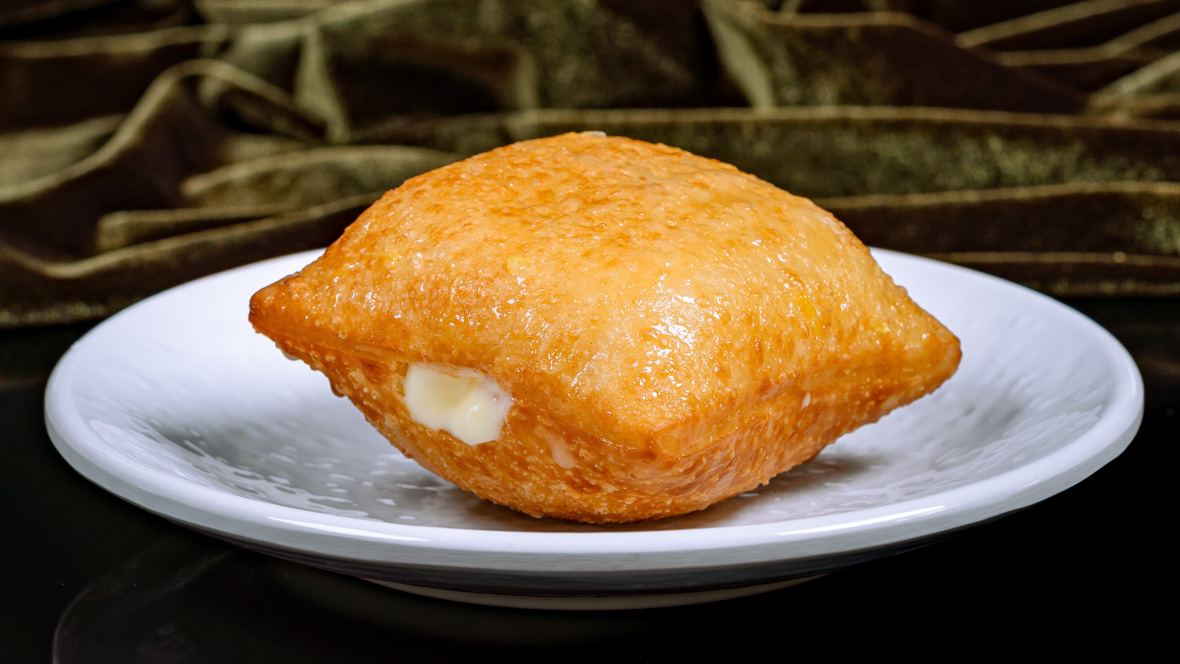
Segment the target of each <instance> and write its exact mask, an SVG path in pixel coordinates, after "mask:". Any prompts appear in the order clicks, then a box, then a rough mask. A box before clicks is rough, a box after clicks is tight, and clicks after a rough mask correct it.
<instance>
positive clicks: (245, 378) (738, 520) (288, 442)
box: [46, 251, 1143, 608]
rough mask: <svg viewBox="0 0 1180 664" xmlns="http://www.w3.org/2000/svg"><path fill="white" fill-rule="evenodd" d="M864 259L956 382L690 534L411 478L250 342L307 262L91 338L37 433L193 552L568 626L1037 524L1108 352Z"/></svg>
mask: <svg viewBox="0 0 1180 664" xmlns="http://www.w3.org/2000/svg"><path fill="white" fill-rule="evenodd" d="M875 255H876V256H877V258H878V260H879V261H880V262H881V264H882V266H883V267H884V268H885V270H886V271H887V272H889V273H890V274H891V275H893V277H894V279H895V280H896V281H897V282H898V283H900V284H902V285H904V286H906V287H907V288H908V289H909V291H910V293H911V295H912V296H913V297H914V299H915V300H916V301H917V302H918V303H919V304H921V305H922V306H924V307H925V308H926V309H928V310H929V311H930V312H931V313H933V314H934V315H935V316H937V317H938V318H939V319H940V320H942V321H943V322H944V323H945V324H946V325H947V326H948V327H949V328H950V329H951V330H952V331H954V332H955V333H956V334H957V335H959V337H960V339H961V340H962V343H963V363H962V366H961V368H960V370H959V372H958V374H957V375H956V376H955V377H954V378H953V379H951V380H950V381H949V382H948V383H947V384H946V385H945V386H943V388H942V389H940V390H939V391H938V392H936V393H935V394H934V395H932V396H930V397H927V398H925V399H922V400H921V401H919V402H917V403H915V404H913V405H911V406H908V407H906V408H903V409H901V410H899V411H897V412H895V413H893V414H891V415H889V416H888V417H886V418H884V419H883V420H882V421H880V422H878V423H877V424H874V425H872V426H869V427H865V428H862V429H860V430H859V431H856V432H854V433H853V434H850V435H848V436H846V437H844V438H843V439H841V440H840V441H838V442H837V443H836V444H834V445H832V446H831V447H829V448H827V450H825V451H824V452H823V453H822V454H821V455H820V456H819V457H818V458H817V459H815V460H814V461H812V462H811V463H809V464H805V465H804V466H802V467H800V468H797V469H794V470H792V471H790V472H788V473H785V474H784V475H781V476H779V477H778V478H776V479H775V480H773V481H772V482H771V483H770V484H769V485H768V486H765V487H762V488H760V489H759V490H757V491H754V492H751V493H749V494H745V495H742V496H739V497H736V498H733V499H731V500H729V501H726V502H724V503H721V504H719V505H716V506H714V507H712V508H710V509H708V510H705V511H703V512H699V513H696V514H691V515H687V516H683V517H676V518H673V519H667V520H663V521H657V522H652V523H645V524H632V525H625V526H588V525H578V524H569V523H564V522H559V521H553V520H541V519H533V518H530V517H527V516H523V515H520V514H517V513H515V512H512V511H510V510H507V509H504V508H501V507H497V506H495V505H492V504H489V503H486V502H484V501H481V500H479V499H477V498H475V497H473V496H471V495H469V494H467V493H465V492H463V491H461V490H459V489H457V488H455V487H454V486H453V485H451V484H449V483H447V482H445V481H443V480H440V479H438V478H436V477H434V476H433V475H431V474H429V473H427V472H426V471H424V470H422V469H420V468H419V467H418V466H417V465H416V464H414V463H413V462H410V461H408V460H406V459H405V458H404V457H403V456H402V455H401V454H400V453H398V452H397V451H396V450H395V449H394V448H392V447H391V446H390V445H389V444H388V443H386V442H385V441H384V439H382V438H381V437H380V436H379V435H378V434H377V433H376V432H375V431H374V430H372V429H371V428H370V427H369V426H368V424H367V423H366V422H365V421H364V419H363V418H362V417H361V415H360V414H359V412H357V411H356V410H354V409H353V407H352V406H351V405H350V404H349V403H348V402H347V401H345V400H343V399H338V398H336V397H334V396H333V395H332V392H331V391H330V389H329V388H328V385H327V381H326V379H324V378H323V377H322V376H320V375H319V374H315V373H313V372H312V371H311V370H310V369H308V368H306V367H305V366H304V365H302V364H301V363H296V362H289V361H287V360H286V359H284V358H283V357H282V355H281V354H280V353H279V352H278V351H277V350H276V349H275V347H274V345H273V344H272V343H271V342H270V341H269V340H267V339H265V338H263V337H261V336H259V335H257V334H255V333H254V332H253V330H252V328H251V327H250V325H249V323H248V322H247V320H246V313H247V302H248V300H249V297H250V295H251V294H252V293H253V292H254V291H255V290H257V289H258V288H260V287H262V286H264V285H266V284H268V283H270V282H272V281H274V280H276V279H278V278H279V277H281V276H283V275H286V274H289V273H291V272H294V271H296V270H298V269H299V268H301V267H303V266H304V265H305V264H307V263H309V262H310V261H311V260H313V259H314V257H315V254H314V253H304V254H298V255H295V256H289V257H285V258H281V259H276V260H271V261H266V262H263V263H259V264H256V265H250V266H247V267H243V268H239V269H236V270H232V271H230V272H226V273H223V274H219V275H215V276H212V277H208V278H205V279H201V280H199V281H196V282H193V283H190V284H187V285H184V286H181V287H179V288H175V289H173V290H170V291H168V292H165V293H162V294H160V295H157V296H155V297H153V298H150V299H148V300H145V301H144V302H142V303H140V304H138V305H136V306H133V307H131V308H130V309H127V310H126V311H124V312H122V313H120V314H118V315H117V316H114V317H113V318H111V319H110V320H108V321H106V322H105V323H103V324H101V325H99V326H98V327H96V328H95V329H94V330H93V331H91V332H90V333H89V334H87V335H86V336H85V337H84V338H83V339H81V340H80V341H79V342H78V343H77V344H75V345H74V347H73V348H71V349H70V351H69V352H68V353H66V355H65V356H64V357H63V358H62V360H61V362H60V364H59V365H58V367H57V368H56V370H55V371H54V374H53V376H52V378H51V380H50V383H49V387H48V392H47V396H46V422H47V425H48V428H49V433H50V435H51V437H52V439H53V441H54V443H55V444H56V445H57V448H58V449H59V450H60V452H61V453H62V455H63V456H64V457H65V458H66V459H67V460H68V461H69V462H70V463H71V464H72V465H73V466H74V468H76V469H77V470H78V471H79V472H80V473H82V474H83V475H85V476H86V477H88V478H89V479H91V480H92V481H94V482H96V483H97V484H99V485H100V486H102V487H104V488H106V489H107V490H109V491H111V492H112V493H114V494H116V495H118V496H120V497H122V498H125V499H126V500H129V501H131V502H132V503H135V504H137V505H140V506H142V507H143V508H145V509H148V510H150V511H152V512H155V513H157V514H160V515H163V516H165V517H167V518H169V519H172V520H174V521H177V522H180V523H183V524H186V525H189V526H191V527H193V528H197V529H199V530H202V531H205V532H208V533H211V534H214V535H216V536H219V537H222V538H225V539H228V540H231V541H233V542H236V543H238V544H241V545H244V546H247V547H250V548H254V549H257V550H262V551H266V552H269V553H272V554H275V555H279V556H282V557H285V558H289V559H293V560H298V561H302V562H306V563H309V564H313V565H317V566H320V567H325V568H328V569H333V570H337V571H340V572H344V573H348V574H354V575H358V576H363V577H366V578H370V579H374V580H377V581H380V582H384V583H387V584H390V585H394V586H396V587H402V588H408V589H411V590H414V591H416V592H422V593H426V594H433V595H437V596H446V597H453V598H457V599H466V600H470V601H480V602H487V603H496V604H506V605H526V606H538V605H540V606H552V607H564V608H586V607H597V608H604V607H614V606H628V607H633V606H650V605H661V604H675V603H685V602H692V601H701V600H705V599H716V598H719V597H726V596H734V595H737V594H744V593H749V592H755V591H758V590H764V589H768V588H772V587H781V586H782V585H784V584H787V583H790V582H791V581H793V580H798V579H801V578H805V577H808V576H812V575H815V574H820V573H824V572H826V571H830V570H832V569H835V568H838V567H841V566H846V565H848V564H852V563H855V562H859V561H862V560H866V559H868V558H872V557H875V556H879V555H882V554H884V553H886V552H893V551H897V550H900V549H904V548H907V547H912V546H915V545H917V544H918V543H921V542H923V541H927V540H929V539H930V538H932V537H935V536H937V535H939V534H940V533H945V532H948V531H950V530H954V529H958V528H961V527H964V526H967V525H970V524H973V523H977V522H980V521H982V520H986V519H989V518H992V517H996V516H998V515H1001V514H1004V513H1007V512H1011V511H1013V510H1016V509H1019V508H1022V507H1025V506H1027V505H1030V504H1032V503H1035V502H1037V501H1040V500H1043V499H1045V498H1047V497H1049V496H1051V495H1053V494H1055V493H1057V492H1059V491H1062V490H1063V489H1066V488H1068V487H1069V486H1072V485H1073V484H1076V483H1077V482H1079V481H1081V480H1082V479H1083V478H1085V477H1086V476H1088V475H1089V474H1091V473H1093V472H1094V471H1095V470H1097V469H1098V468H1099V467H1101V466H1102V465H1103V464H1105V463H1106V462H1108V461H1109V460H1111V459H1113V458H1114V457H1115V456H1116V455H1118V454H1119V452H1121V451H1122V450H1123V449H1124V448H1125V447H1126V445H1127V444H1128V442H1129V441H1130V440H1131V437H1132V436H1133V435H1134V433H1135V431H1136V429H1137V428H1138V426H1139V422H1140V419H1141V417H1142V412H1143V388H1142V382H1141V379H1140V376H1139V373H1138V371H1137V370H1136V368H1135V365H1134V363H1133V362H1132V360H1131V358H1130V356H1129V355H1128V354H1127V352H1126V351H1125V350H1124V349H1123V348H1122V347H1121V346H1120V345H1119V344H1118V342H1117V341H1116V340H1115V339H1114V338H1113V337H1111V336H1110V335H1109V334H1108V333H1107V332H1106V331H1105V330H1103V329H1102V328H1100V327H1099V326H1097V325H1096V324H1094V323H1093V322H1091V321H1090V320H1089V319H1087V318H1085V317H1083V316H1081V315H1080V314H1078V313H1077V312H1075V311H1073V310H1071V309H1069V308H1067V307H1065V306H1062V305H1061V304H1059V303H1057V302H1055V301H1054V300H1051V299H1049V298H1047V297H1044V296H1041V295H1039V294H1037V293H1034V292H1032V291H1029V290H1027V289H1024V288H1021V287H1019V286H1015V285H1013V284H1010V283H1008V282H1005V281H1001V280H999V279H995V278H993V277H989V276H986V275H982V274H979V273H976V272H972V271H969V270H965V269H961V268H957V267H953V266H949V265H945V264H941V263H937V262H933V261H928V260H924V259H920V258H914V257H911V256H905V255H901V254H897V253H891V252H887V251H877V252H875ZM593 598H597V599H593Z"/></svg>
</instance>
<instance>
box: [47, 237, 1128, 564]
mask: <svg viewBox="0 0 1180 664" xmlns="http://www.w3.org/2000/svg"><path fill="white" fill-rule="evenodd" d="M322 251H323V250H322V249H321V250H312V251H306V252H300V253H297V254H290V255H287V256H282V257H277V258H272V259H268V260H265V261H259V262H256V263H251V264H248V265H244V266H241V267H238V268H234V269H231V270H227V271H225V272H221V273H218V274H214V275H210V276H208V277H204V278H202V279H198V280H195V281H192V282H188V283H186V284H182V285H180V286H177V287H175V288H172V289H169V290H166V291H163V292H161V293H158V294H156V295H153V296H151V297H149V298H147V299H145V300H143V301H141V302H139V303H137V304H135V305H132V307H129V308H128V309H126V310H124V311H122V312H120V313H118V314H115V315H114V316H112V317H111V318H110V319H108V320H106V321H103V322H102V323H100V324H99V325H97V326H96V327H95V328H93V329H92V330H90V331H89V332H87V334H86V335H85V336H83V337H82V338H81V339H79V340H78V341H77V342H75V344H74V345H73V346H71V348H70V349H69V350H68V351H67V352H66V353H65V354H64V355H63V356H62V358H61V359H60V360H59V362H58V364H57V366H56V367H55V368H54V370H53V372H52V374H51V376H50V379H49V382H48V384H47V387H46V391H45V422H46V428H47V430H48V431H49V435H50V438H51V440H52V442H53V444H54V446H55V447H56V448H57V449H58V451H59V453H60V454H61V455H62V456H63V457H64V458H65V459H66V460H67V462H69V464H70V465H71V466H72V467H73V468H74V469H75V470H76V471H77V472H79V473H80V474H81V475H83V476H84V477H86V478H87V479H88V480H90V481H92V482H94V483H95V484H97V485H99V486H100V487H102V488H103V489H105V490H107V491H108V492H110V493H112V494H114V495H116V496H118V497H120V498H122V499H124V500H127V501H128V502H131V503H133V504H135V505H137V506H139V507H141V508H143V509H146V510H147V511H149V512H153V513H155V514H158V515H161V516H163V517H165V518H168V519H171V520H174V521H179V522H181V523H184V524H186V525H188V526H190V527H193V528H196V529H198V530H202V531H205V532H210V531H212V532H215V533H220V534H222V535H224V536H227V537H229V538H230V539H234V540H241V541H254V542H257V543H260V544H264V545H269V546H278V547H280V548H290V550H292V551H295V552H301V553H310V554H313V555H316V556H324V557H326V558H327V559H333V558H335V559H340V560H360V561H366V562H371V563H374V564H382V563H402V564H414V563H415V562H416V561H420V560H423V559H425V558H431V564H435V565H442V566H444V567H454V568H456V569H463V568H466V567H469V566H470V564H465V563H464V561H463V560H461V558H462V556H457V557H456V558H459V559H455V560H451V559H444V560H439V559H435V558H434V557H433V556H431V555H430V552H440V551H441V552H447V553H449V554H455V553H458V554H468V555H478V556H480V557H481V560H480V561H479V564H480V568H481V569H490V568H495V569H505V570H516V569H519V568H520V565H519V564H518V563H516V562H513V561H514V560H515V558H516V557H519V556H525V557H527V558H528V559H530V560H532V564H531V565H530V568H531V569H534V570H538V571H551V572H556V571H560V570H561V569H563V567H562V566H563V565H566V564H568V563H570V562H572V561H579V569H578V570H576V571H577V572H592V571H594V570H596V569H604V568H610V569H617V564H618V562H619V561H618V560H617V559H619V558H625V557H635V556H636V554H675V553H685V552H692V553H696V554H699V555H703V556H705V557H708V558H710V559H711V560H712V562H711V563H708V564H710V565H714V564H723V565H725V564H746V563H760V562H768V561H773V560H787V559H792V558H806V557H812V556H820V557H822V556H824V555H834V554H836V553H839V552H845V551H848V550H850V547H851V548H852V549H857V548H869V549H871V548H876V547H885V546H889V545H892V544H898V543H902V542H906V541H911V540H915V539H919V538H922V537H927V536H932V535H936V534H938V533H939V532H942V531H946V530H948V529H956V528H962V527H965V526H969V525H972V524H974V523H978V522H980V521H982V520H989V519H992V518H996V517H999V516H1002V515H1003V514H1006V513H1009V512H1011V511H1015V510H1019V509H1022V508H1024V507H1027V506H1029V505H1032V504H1034V503H1036V502H1039V501H1041V500H1044V499H1046V498H1048V497H1050V496H1052V495H1055V494H1056V493H1059V492H1060V491H1063V490H1065V489H1067V488H1069V487H1071V486H1073V485H1075V484H1077V483H1078V482H1081V481H1082V480H1084V479H1085V478H1086V477H1088V476H1090V475H1091V474H1093V473H1094V472H1096V471H1097V470H1098V469H1099V468H1101V467H1102V466H1104V465H1106V464H1107V463H1109V462H1110V461H1111V460H1112V459H1114V458H1115V457H1117V456H1118V455H1119V454H1120V453H1121V452H1122V451H1123V450H1125V449H1126V447H1127V446H1128V445H1129V444H1130V441H1131V440H1132V439H1133V437H1134V435H1135V433H1136V432H1137V430H1138V427H1139V425H1140V423H1141V421H1142V417H1143V409H1144V391H1143V381H1142V377H1141V375H1140V373H1139V371H1138V367H1137V366H1136V365H1135V363H1134V360H1133V359H1132V358H1131V356H1130V354H1129V353H1128V352H1127V351H1126V349H1125V348H1124V347H1123V346H1122V345H1121V344H1120V343H1119V342H1118V340H1117V339H1116V338H1115V337H1114V336H1113V335H1112V334H1110V332H1109V331H1107V330H1106V329H1104V328H1103V327H1102V326H1100V325H1098V324H1097V323H1095V322H1094V321H1093V320H1091V319H1089V318H1088V317H1086V316H1085V315H1083V314H1081V313H1080V312H1078V311H1076V310H1075V309H1073V308H1071V307H1069V306H1068V305H1065V304H1063V303H1061V302H1059V301H1057V300H1055V299H1053V298H1051V297H1048V296H1046V295H1044V294H1042V293H1039V292H1036V291H1033V290H1031V289H1028V288H1026V287H1024V286H1020V285H1019V284H1014V283H1012V282H1009V281H1006V280H1003V279H1000V278H998V277H994V276H992V275H987V274H985V273H981V272H978V271H975V270H971V269H968V268H964V267H961V266H956V265H952V264H948V263H943V262H940V261H936V260H933V259H929V258H924V257H920V256H913V255H910V254H904V253H901V252H896V251H889V250H882V249H874V250H873V254H874V257H875V258H877V259H878V261H881V259H883V258H884V259H885V262H887V263H893V262H898V263H902V264H904V263H907V262H908V263H911V264H912V265H914V266H917V267H918V268H919V269H922V270H931V269H933V270H951V271H954V272H957V273H960V274H961V275H962V276H965V277H967V278H971V279H981V280H983V281H982V282H983V283H988V284H989V286H991V287H999V288H1009V289H1013V290H1012V293H1013V294H1020V295H1021V296H1023V297H1031V298H1034V301H1037V303H1038V304H1039V305H1041V306H1047V307H1049V308H1050V309H1052V310H1054V311H1055V312H1056V313H1057V314H1060V315H1065V316H1066V317H1067V318H1069V319H1070V320H1071V322H1072V323H1073V324H1076V325H1077V329H1076V330H1074V332H1075V333H1076V332H1078V331H1080V330H1085V331H1086V332H1087V333H1088V340H1087V341H1088V343H1093V344H1096V346H1097V347H1100V348H1101V349H1102V351H1103V352H1102V355H1103V356H1104V357H1105V358H1106V359H1107V360H1108V361H1109V362H1110V364H1111V366H1112V369H1114V371H1112V372H1111V378H1112V380H1113V382H1114V387H1113V388H1112V392H1111V395H1112V398H1111V400H1110V406H1109V407H1108V408H1104V412H1103V413H1102V414H1101V415H1100V418H1099V420H1098V421H1097V422H1095V423H1094V424H1093V425H1092V426H1090V427H1088V428H1087V429H1085V430H1084V431H1082V432H1081V433H1080V434H1079V435H1078V436H1076V437H1075V438H1074V439H1072V440H1071V441H1069V442H1068V443H1067V444H1065V445H1064V446H1062V447H1061V448H1059V449H1056V450H1053V451H1052V452H1050V453H1048V454H1046V455H1044V456H1042V457H1039V458H1037V459H1035V460H1033V461H1032V462H1030V463H1027V464H1021V465H1020V466H1017V467H1016V468H1012V469H1009V470H1006V471H1004V472H1001V473H997V474H996V475H993V476H990V477H987V478H984V479H983V480H977V481H975V482H972V483H970V484H968V485H965V486H961V487H955V488H952V489H948V490H944V491H939V492H937V493H934V494H930V495H927V496H920V497H917V498H910V499H906V500H902V501H898V502H894V503H889V504H887V505H881V506H877V507H872V508H867V509H862V510H851V511H848V512H842V513H839V514H835V515H822V516H818V517H803V518H796V519H789V520H786V521H779V522H769V523H758V524H745V525H718V526H706V527H703V528H702V527H698V528H677V529H669V530H654V531H623V532H620V531H614V530H609V529H610V526H605V527H603V529H604V530H607V532H606V533H604V532H602V531H595V532H548V531H546V532H535V531H520V530H488V529H477V528H455V527H442V526H419V525H409V524H397V523H390V522H387V521H380V520H368V519H360V518H355V517H344V516H339V515H332V514H326V513H319V512H314V511H311V510H304V509H301V508H298V507H292V506H286V505H278V504H275V503H269V502H266V501H260V500H256V499H252V498H249V497H246V496H240V495H236V494H231V493H228V492H225V491H222V490H219V489H217V488H215V487H207V486H203V485H199V484H196V483H187V482H186V483H184V484H182V485H181V486H183V487H184V489H183V490H181V491H170V490H168V488H167V487H166V486H162V485H167V484H169V482H171V483H176V482H177V478H175V477H171V476H168V475H167V474H165V473H163V472H161V471H158V470H156V469H154V468H150V467H146V466H142V465H138V464H135V463H133V461H132V460H131V459H129V458H127V457H126V456H125V455H122V454H116V451H114V450H104V449H102V445H101V441H98V442H99V443H100V444H99V445H98V446H96V445H95V442H96V441H93V440H87V438H90V437H96V436H95V435H94V434H93V432H90V434H91V436H87V435H85V434H86V433H87V432H88V431H89V429H88V427H87V426H86V424H85V422H84V421H83V418H82V416H81V414H80V413H79V412H78V411H77V409H76V407H74V408H73V410H71V406H74V404H72V403H71V402H70V401H69V400H68V399H66V395H68V394H69V391H68V387H69V385H70V384H71V382H72V379H73V375H72V373H71V370H72V368H73V367H74V365H75V363H76V362H77V361H78V358H79V357H80V356H82V354H83V353H85V352H86V351H87V348H88V346H89V345H90V344H91V343H95V342H94V339H95V338H97V336H98V335H99V334H101V333H100V330H103V329H104V328H107V326H113V325H115V324H116V323H115V321H118V320H122V319H121V317H123V316H127V315H132V314H131V313H130V312H132V311H139V312H142V311H143V310H145V309H146V308H147V307H150V306H153V305H152V303H153V302H157V301H159V300H161V299H163V298H173V297H177V294H178V293H181V292H183V291H185V290H187V289H191V288H200V287H201V285H202V284H204V283H206V282H208V281H210V280H215V279H233V278H241V277H242V275H244V274H246V273H248V272H250V271H254V270H272V271H273V274H274V275H275V276H276V278H277V276H281V274H279V266H281V265H286V264H290V265H295V264H296V263H297V262H299V261H302V260H305V259H306V262H310V260H313V259H314V257H315V256H317V255H318V254H319V253H321V252H322ZM304 264H306V263H304ZM883 267H885V268H886V272H890V269H889V268H888V267H886V266H883ZM295 269H298V267H296V268H295ZM1116 374H1117V375H1116ZM79 431H81V432H82V433H81V434H79ZM112 466H113V467H112ZM1051 468H1056V470H1055V471H1054V472H1046V471H1048V470H1049V469H1051ZM120 471H122V472H129V474H130V476H131V477H132V479H135V478H138V479H140V480H146V482H141V483H139V484H137V483H136V482H133V481H129V480H128V479H127V478H126V477H124V475H123V474H121V472H120ZM96 476H97V477H96ZM1013 480H1015V483H1016V484H1017V485H1019V490H1018V491H1017V492H1015V493H1011V494H1010V495H1008V496H1007V497H1006V498H1005V499H1004V500H1002V501H997V500H995V499H994V487H999V486H1009V485H1010V484H1012V483H1013ZM148 487H152V488H151V489H149V488H148ZM989 489H992V490H989ZM182 495H183V496H192V495H195V496H196V497H198V498H203V500H199V501H196V502H197V503H198V504H199V506H198V505H194V501H192V500H188V501H185V500H181V497H182ZM145 499H146V502H149V503H150V504H144V502H145ZM936 499H937V500H936ZM211 505H212V506H217V507H218V509H217V510H211ZM899 508H904V509H899ZM852 516H857V517H860V518H857V519H855V520H850V517H852ZM210 517H212V518H210ZM835 517H839V519H837V520H838V521H839V523H836V524H832V523H831V522H832V521H833V520H834V518H835ZM341 521H343V522H345V523H343V524H342V523H340V522H341ZM251 524H253V526H254V527H253V528H251ZM349 524H352V525H354V526H355V527H351V528H350V527H349ZM787 524H789V527H786V528H784V526H786V525H787ZM235 526H236V527H235ZM260 528H261V530H259V529H260ZM702 531H706V532H723V534H724V537H717V538H713V540H712V541H709V542H706V543H702V542H701V537H700V534H701V532H702ZM263 532H265V533H266V536H265V537H263V538H261V539H258V538H256V537H257V536H258V535H261V534H263ZM882 533H887V534H889V533H891V536H887V537H881V534H882ZM604 534H609V535H610V537H603V535H604ZM341 538H343V540H342V539H341ZM342 541H347V542H350V543H353V544H354V545H356V546H354V547H340V546H339V544H340V543H341V542H342ZM334 543H335V544H336V545H337V546H333V544H334ZM391 543H396V546H389V545H390V544H391ZM816 543H821V544H823V545H821V546H816ZM686 545H690V546H686ZM309 547H311V548H309ZM382 547H384V548H382ZM343 549H349V550H347V551H345V550H343ZM369 549H373V550H369ZM391 552H396V553H397V554H398V555H392V556H391V555H389V554H390V553H391ZM497 556H502V557H505V558H512V560H500V561H496V560H483V558H494V557H497ZM540 558H546V559H547V560H546V561H541V560H539V559H540ZM642 558H647V559H649V560H648V563H647V564H644V565H638V566H633V567H630V568H628V569H653V570H655V569H670V568H676V567H683V568H688V567H699V566H701V562H700V561H699V560H697V561H680V562H679V563H677V562H676V561H667V560H664V561H655V560H651V559H654V558H658V556H643V557H642ZM587 561H590V562H595V561H596V562H597V563H598V564H597V565H591V566H589V567H587V566H586V565H585V564H583V563H585V562H587ZM542 562H544V564H540V565H538V563H542ZM689 562H691V563H692V564H688V563H689ZM670 565H671V567H670Z"/></svg>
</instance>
